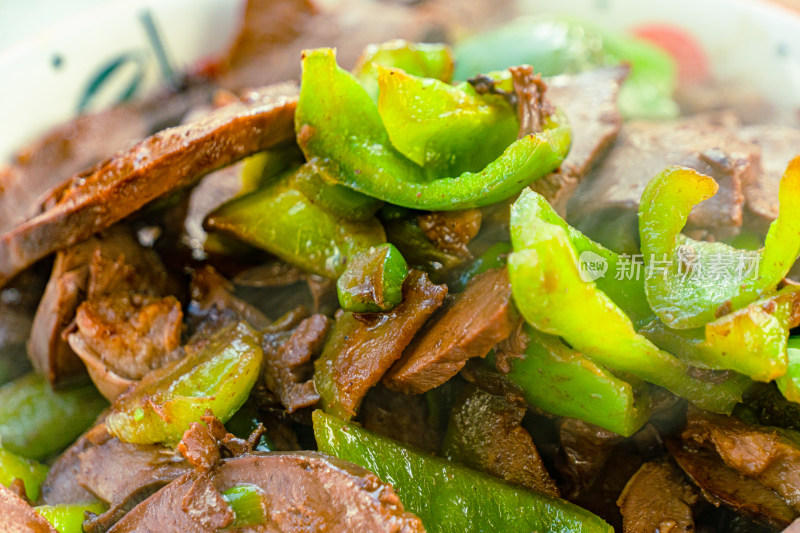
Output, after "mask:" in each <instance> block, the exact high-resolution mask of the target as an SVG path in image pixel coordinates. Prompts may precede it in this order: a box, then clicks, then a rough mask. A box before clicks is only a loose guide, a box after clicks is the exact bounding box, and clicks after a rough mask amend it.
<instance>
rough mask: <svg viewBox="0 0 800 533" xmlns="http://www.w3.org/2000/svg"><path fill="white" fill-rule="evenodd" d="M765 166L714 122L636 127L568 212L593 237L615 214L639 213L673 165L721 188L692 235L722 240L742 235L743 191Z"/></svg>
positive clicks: (691, 224)
mask: <svg viewBox="0 0 800 533" xmlns="http://www.w3.org/2000/svg"><path fill="white" fill-rule="evenodd" d="M759 161H760V152H759V150H758V148H757V147H755V146H753V145H752V144H750V143H746V142H744V141H742V140H740V139H739V138H738V137H737V135H736V132H735V131H733V130H731V129H729V128H727V127H724V126H721V125H718V124H715V123H713V121H712V120H710V119H708V118H695V117H690V118H685V119H680V120H677V121H674V122H670V121H666V122H648V121H641V120H635V121H630V122H627V123H626V124H625V125H624V126H623V128H622V131H621V132H620V135H619V138H618V139H617V141H616V143H615V144H614V147H613V148H612V149H611V151H610V152H609V153H608V155H607V156H606V157H605V158H604V159H603V161H602V162H601V163H600V164H599V165H598V166H597V167H596V168H595V169H594V170H592V171H591V172H590V173H589V175H588V176H587V177H586V179H585V180H584V181H583V183H582V184H581V186H580V187H579V189H578V191H576V193H575V195H574V196H573V198H572V200H571V201H570V203H569V206H568V212H569V214H570V218H571V220H572V221H574V223H575V225H576V226H578V227H579V229H582V230H585V231H587V232H588V233H589V234H592V233H593V232H592V228H593V227H594V225H596V224H599V223H601V221H602V220H604V219H605V217H606V216H607V214H608V213H609V212H612V213H617V214H618V213H620V212H624V211H633V212H634V213H635V212H636V211H637V210H638V208H639V201H640V199H641V196H642V192H643V191H644V189H645V187H646V186H647V184H648V183H649V182H650V180H651V179H652V178H653V177H655V176H656V175H657V174H658V173H659V172H661V171H662V170H664V168H665V167H667V166H668V165H680V166H685V167H690V168H693V169H695V170H698V171H699V172H702V173H703V174H707V175H709V176H711V177H712V178H714V179H715V180H716V181H717V183H718V184H719V191H718V192H717V194H716V195H715V196H714V197H713V198H711V199H709V200H706V201H705V202H702V203H701V204H700V205H698V206H697V207H696V208H695V209H694V210H693V211H692V213H691V214H690V215H689V221H688V229H695V230H700V231H701V236H703V235H704V234H706V235H713V236H714V237H716V238H717V239H722V238H725V237H729V236H732V235H735V234H737V233H738V232H739V227H740V226H741V224H742V207H743V204H744V195H743V194H742V190H743V187H745V186H746V185H747V184H749V183H751V182H752V181H753V180H754V179H755V177H756V176H757V174H758V171H759V168H760V167H759V164H760V163H759Z"/></svg>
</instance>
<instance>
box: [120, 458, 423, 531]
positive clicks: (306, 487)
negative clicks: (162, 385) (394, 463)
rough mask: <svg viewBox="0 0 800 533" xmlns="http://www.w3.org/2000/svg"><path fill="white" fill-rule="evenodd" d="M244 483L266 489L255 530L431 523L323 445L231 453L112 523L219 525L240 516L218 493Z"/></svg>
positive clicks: (153, 527) (157, 527)
mask: <svg viewBox="0 0 800 533" xmlns="http://www.w3.org/2000/svg"><path fill="white" fill-rule="evenodd" d="M243 484H251V485H256V486H257V487H259V488H260V489H261V490H262V491H263V493H262V498H263V502H264V505H263V509H264V524H262V525H258V526H252V527H251V528H250V529H249V531H265V532H267V531H269V532H286V533H289V532H293V531H386V532H397V533H399V532H407V533H411V532H415V531H424V528H423V526H422V522H421V521H420V520H419V518H417V517H416V516H414V515H413V514H411V513H408V512H405V511H404V509H403V504H402V502H401V501H400V499H399V498H398V497H397V495H396V494H395V492H394V490H393V489H392V487H391V486H390V485H387V484H385V483H383V482H381V480H380V479H379V478H378V477H377V476H376V475H374V474H372V473H371V472H369V471H367V470H365V469H363V468H361V467H359V466H356V465H354V464H352V463H348V462H346V461H342V460H340V459H336V458H332V457H327V456H325V455H322V454H320V453H317V452H293V453H291V452H290V453H287V452H275V453H266V454H258V455H256V454H253V455H245V456H242V457H236V458H232V459H224V460H223V461H222V462H221V464H220V465H219V466H218V468H217V469H216V470H214V471H212V473H211V474H210V475H209V474H197V473H191V474H187V475H184V476H183V477H181V478H178V479H177V480H175V481H173V482H172V483H171V484H169V485H167V486H166V487H164V488H163V489H161V490H160V491H159V492H157V493H156V494H154V495H153V496H151V497H150V498H148V499H147V500H145V501H144V502H142V503H141V504H139V505H138V506H137V507H136V508H135V509H133V510H132V511H131V512H129V513H128V514H127V515H126V516H125V517H124V518H123V519H122V520H120V521H119V522H118V523H117V524H116V525H115V526H114V528H113V529H112V530H111V531H112V532H113V533H121V532H126V531H198V532H205V531H208V532H213V531H217V527H219V525H220V524H224V523H225V522H226V520H230V521H232V519H233V517H232V516H227V515H226V514H225V512H226V510H227V513H229V514H230V508H229V507H227V505H226V506H225V507H224V508H221V507H219V506H218V505H216V504H217V503H218V502H219V500H220V499H221V498H219V493H220V492H224V491H225V490H227V489H229V488H231V487H234V486H237V485H243ZM212 489H213V490H212ZM228 523H229V522H228Z"/></svg>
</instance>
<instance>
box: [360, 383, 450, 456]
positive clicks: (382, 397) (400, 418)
mask: <svg viewBox="0 0 800 533" xmlns="http://www.w3.org/2000/svg"><path fill="white" fill-rule="evenodd" d="M437 414H438V413H437ZM358 420H359V422H360V423H361V425H363V426H364V427H365V428H366V429H368V430H370V431H372V432H374V433H377V434H378V435H383V436H385V437H389V438H390V439H394V440H396V441H400V442H404V443H406V444H410V445H411V446H415V447H416V448H419V449H420V450H426V451H429V452H431V453H439V452H440V451H441V449H442V439H443V438H444V428H443V427H441V426H442V425H443V424H437V422H439V421H438V420H437V417H436V416H435V414H434V413H433V412H432V410H431V409H430V405H429V402H428V399H426V398H425V397H424V396H420V395H418V394H415V395H408V394H403V393H401V392H397V391H393V390H390V389H387V388H386V387H384V386H383V385H381V384H380V383H379V384H377V385H375V386H374V387H372V388H371V389H370V390H369V392H368V393H367V397H366V398H365V399H364V403H363V404H362V405H361V410H360V412H359V413H358Z"/></svg>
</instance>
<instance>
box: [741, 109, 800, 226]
mask: <svg viewBox="0 0 800 533" xmlns="http://www.w3.org/2000/svg"><path fill="white" fill-rule="evenodd" d="M740 135H741V137H742V139H744V140H746V141H748V142H751V143H753V144H755V145H756V146H758V147H759V148H760V149H761V169H762V171H761V172H760V173H758V175H757V176H756V179H754V180H753V181H752V182H751V183H749V184H748V185H747V186H746V187H745V190H744V196H745V201H746V202H747V207H748V208H749V209H750V211H752V212H753V213H755V214H756V215H758V216H759V217H761V218H763V219H764V220H765V221H766V222H772V221H773V220H775V219H776V218H777V217H778V187H779V185H780V182H781V177H782V176H783V172H784V171H785V170H786V167H787V166H788V165H789V161H791V160H792V159H793V158H794V157H795V156H796V155H797V154H798V153H800V129H797V128H790V127H788V126H776V125H758V126H746V127H744V128H742V129H741V131H740Z"/></svg>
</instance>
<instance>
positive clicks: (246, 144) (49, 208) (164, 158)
mask: <svg viewBox="0 0 800 533" xmlns="http://www.w3.org/2000/svg"><path fill="white" fill-rule="evenodd" d="M296 105H297V97H296V89H295V88H294V87H287V86H281V87H277V88H273V89H272V90H264V91H261V92H257V93H255V92H254V93H251V95H250V96H249V97H248V99H247V100H246V101H241V102H235V103H232V104H229V105H227V106H225V107H222V108H220V109H218V110H216V111H214V112H212V113H210V114H209V115H207V116H205V117H204V118H201V119H199V120H197V121H195V122H192V123H189V124H186V125H183V126H178V127H175V128H170V129H167V130H164V131H162V132H160V133H157V134H155V135H153V136H151V137H148V138H147V139H145V140H144V141H142V142H140V143H139V144H137V145H136V146H134V147H133V148H131V149H129V150H124V151H121V152H118V153H117V154H115V155H113V156H112V157H111V158H109V159H107V160H105V161H103V162H101V163H99V164H98V165H97V166H95V167H93V168H92V169H90V170H88V171H86V172H83V173H82V174H79V175H77V176H75V177H73V178H71V179H70V180H68V181H67V182H66V183H64V184H63V185H62V186H60V187H59V188H58V189H57V190H54V191H53V192H52V194H51V196H50V198H49V200H48V201H47V202H46V205H45V210H44V211H43V212H42V213H41V214H39V215H37V216H35V217H33V218H32V219H30V220H28V221H26V222H24V223H23V224H20V225H18V226H16V227H14V228H13V229H11V230H9V231H7V232H6V233H4V234H2V235H0V286H2V285H4V284H5V283H6V282H7V281H8V280H9V279H11V278H12V277H13V276H14V275H15V274H16V273H17V272H19V271H21V270H22V269H24V268H25V267H26V266H28V265H30V264H32V263H34V262H35V261H37V260H38V259H41V258H42V257H44V256H46V255H48V254H50V253H52V252H55V251H57V250H60V249H63V248H66V247H67V246H70V245H72V244H75V243H78V242H80V241H82V240H85V239H87V238H89V237H90V236H91V235H92V234H93V233H95V232H98V231H101V230H103V229H105V228H107V227H109V226H110V225H112V224H114V223H115V222H117V221H119V220H121V219H123V218H125V217H126V216H128V215H130V214H131V213H133V212H134V211H136V210H138V209H139V208H141V207H142V206H143V205H145V204H147V203H148V202H150V201H151V200H154V199H156V198H158V197H160V196H162V195H164V194H166V193H168V192H170V191H174V190H176V189H179V188H181V187H184V186H186V185H189V184H191V183H193V182H194V181H196V180H198V179H199V178H201V177H202V176H204V175H206V174H208V173H209V172H212V171H214V170H216V169H218V168H221V167H223V166H225V165H229V164H231V163H233V162H235V161H238V160H239V159H242V158H243V157H245V156H247V155H250V154H252V153H254V152H258V151H261V150H266V149H268V148H272V147H274V146H276V145H279V144H282V143H284V142H288V141H291V140H292V139H293V138H294V110H295V107H296Z"/></svg>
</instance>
